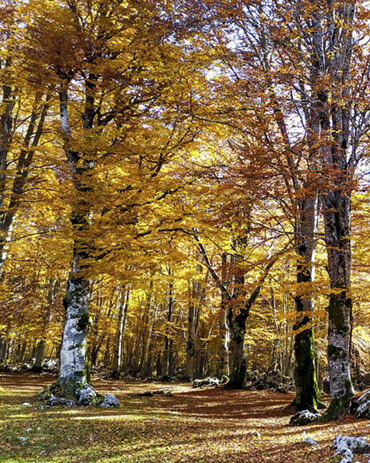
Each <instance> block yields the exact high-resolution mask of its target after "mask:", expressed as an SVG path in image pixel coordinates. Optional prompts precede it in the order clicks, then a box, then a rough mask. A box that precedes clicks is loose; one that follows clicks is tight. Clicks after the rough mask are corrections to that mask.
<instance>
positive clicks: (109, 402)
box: [100, 394, 120, 408]
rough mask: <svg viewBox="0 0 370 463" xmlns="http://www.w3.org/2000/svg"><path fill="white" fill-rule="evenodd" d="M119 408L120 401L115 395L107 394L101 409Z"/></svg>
mask: <svg viewBox="0 0 370 463" xmlns="http://www.w3.org/2000/svg"><path fill="white" fill-rule="evenodd" d="M119 406H120V402H119V399H118V397H116V396H115V395H114V394H105V395H104V399H103V402H102V403H101V404H100V407H103V408H117V407H119Z"/></svg>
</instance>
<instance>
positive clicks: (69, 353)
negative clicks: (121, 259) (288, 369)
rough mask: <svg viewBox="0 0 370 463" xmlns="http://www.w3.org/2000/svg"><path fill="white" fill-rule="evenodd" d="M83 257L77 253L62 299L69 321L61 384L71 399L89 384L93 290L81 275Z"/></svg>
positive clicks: (66, 322) (61, 357)
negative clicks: (88, 343)
mask: <svg viewBox="0 0 370 463" xmlns="http://www.w3.org/2000/svg"><path fill="white" fill-rule="evenodd" d="M81 258H82V257H81V256H80V253H78V252H77V251H76V250H75V252H74V256H73V270H72V272H71V273H70V275H69V278H68V287H67V293H66V295H65V297H64V299H63V304H64V307H65V310H66V321H65V325H64V334H63V343H62V349H61V353H60V370H59V378H58V383H59V385H60V386H61V387H62V389H63V391H64V393H65V394H66V395H68V396H74V395H75V394H76V390H77V389H78V388H80V387H81V386H83V385H84V384H86V383H87V382H88V381H89V376H88V369H87V356H86V333H87V328H88V325H89V299H90V287H89V282H88V280H86V279H85V278H84V277H82V276H79V274H80V272H81Z"/></svg>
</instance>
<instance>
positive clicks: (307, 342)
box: [294, 194, 320, 412]
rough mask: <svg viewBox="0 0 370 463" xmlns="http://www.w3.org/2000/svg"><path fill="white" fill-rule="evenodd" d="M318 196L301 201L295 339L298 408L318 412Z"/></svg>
mask: <svg viewBox="0 0 370 463" xmlns="http://www.w3.org/2000/svg"><path fill="white" fill-rule="evenodd" d="M317 204H318V197H317V194H314V196H313V197H312V198H305V199H301V200H300V201H299V216H298V218H297V222H296V233H295V236H296V240H297V254H298V256H297V257H298V263H297V295H296V297H295V305H296V312H297V322H296V324H295V326H294V330H296V331H297V333H296V335H295V340H294V352H295V359H296V367H295V375H294V376H295V386H296V399H295V407H296V410H297V411H301V410H310V411H312V412H316V411H317V406H318V404H319V402H320V390H319V387H318V383H317V377H316V368H315V346H314V332H313V326H312V315H311V314H312V312H313V308H314V304H313V297H312V283H313V281H314V265H315V264H314V254H315V240H316V237H315V234H316V231H317V209H318V208H317Z"/></svg>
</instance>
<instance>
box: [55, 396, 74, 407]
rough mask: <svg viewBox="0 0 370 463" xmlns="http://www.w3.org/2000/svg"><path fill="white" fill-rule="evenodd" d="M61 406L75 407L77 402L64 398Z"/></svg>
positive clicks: (61, 400)
mask: <svg viewBox="0 0 370 463" xmlns="http://www.w3.org/2000/svg"><path fill="white" fill-rule="evenodd" d="M59 403H60V405H64V406H65V407H74V406H75V405H76V402H75V401H74V400H68V399H67V398H66V397H62V398H61V399H60V401H59Z"/></svg>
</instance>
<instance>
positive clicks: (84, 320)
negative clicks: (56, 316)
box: [77, 313, 90, 331]
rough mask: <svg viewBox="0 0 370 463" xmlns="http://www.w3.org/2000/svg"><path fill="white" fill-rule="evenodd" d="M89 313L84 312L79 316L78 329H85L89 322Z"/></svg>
mask: <svg viewBox="0 0 370 463" xmlns="http://www.w3.org/2000/svg"><path fill="white" fill-rule="evenodd" d="M89 319H90V317H89V314H88V313H83V314H81V315H80V316H79V317H78V323H77V329H78V330H79V331H85V330H86V328H87V326H88V324H89Z"/></svg>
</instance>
